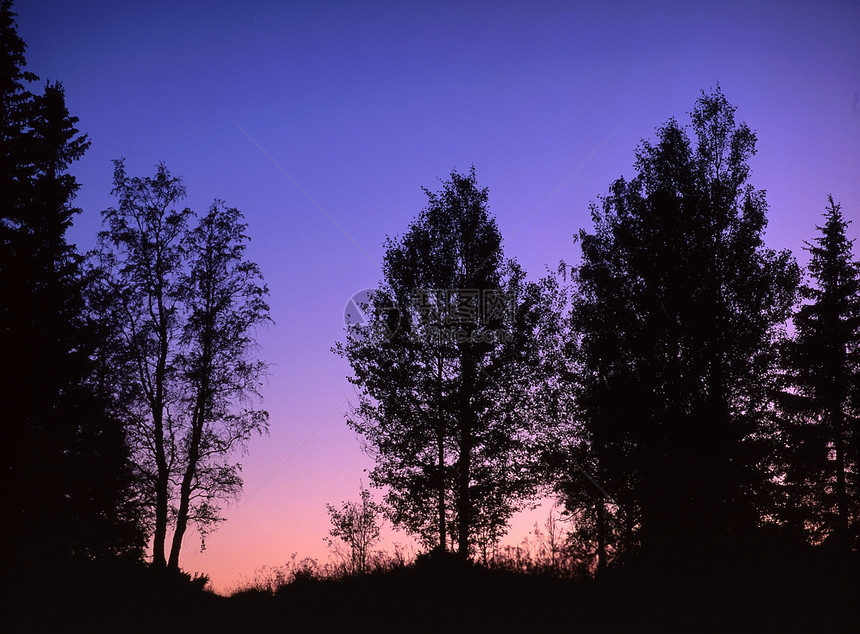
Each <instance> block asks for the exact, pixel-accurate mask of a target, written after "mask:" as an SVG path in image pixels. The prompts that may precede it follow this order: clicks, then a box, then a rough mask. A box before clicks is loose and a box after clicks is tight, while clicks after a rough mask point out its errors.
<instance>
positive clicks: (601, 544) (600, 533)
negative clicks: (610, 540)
mask: <svg viewBox="0 0 860 634" xmlns="http://www.w3.org/2000/svg"><path fill="white" fill-rule="evenodd" d="M605 569H606V500H604V499H603V494H600V499H599V500H598V502H597V574H598V576H599V575H600V574H601V573H602V572H603V571H604V570H605Z"/></svg>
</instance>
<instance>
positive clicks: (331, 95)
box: [14, 0, 860, 591]
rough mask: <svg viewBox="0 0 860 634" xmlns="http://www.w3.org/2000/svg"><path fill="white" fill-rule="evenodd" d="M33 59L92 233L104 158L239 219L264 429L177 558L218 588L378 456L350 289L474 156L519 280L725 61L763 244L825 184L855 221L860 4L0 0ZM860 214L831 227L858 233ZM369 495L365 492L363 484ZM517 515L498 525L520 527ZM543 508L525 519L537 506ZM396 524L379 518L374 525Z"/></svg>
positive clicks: (279, 553)
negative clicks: (255, 285)
mask: <svg viewBox="0 0 860 634" xmlns="http://www.w3.org/2000/svg"><path fill="white" fill-rule="evenodd" d="M14 10H15V11H16V12H17V13H18V18H17V24H18V32H19V35H20V36H21V37H22V39H23V40H24V41H25V42H26V44H27V46H28V50H27V61H28V69H29V70H30V71H32V72H35V73H36V74H37V75H39V77H40V78H41V80H42V81H45V80H51V81H53V80H59V81H62V82H63V84H64V86H65V88H66V97H67V103H68V106H69V110H70V112H71V114H73V115H74V116H77V117H79V119H80V121H79V124H78V126H79V129H80V130H81V131H82V132H85V133H86V134H88V135H89V138H90V140H91V141H92V146H91V147H90V149H89V151H88V152H87V154H86V155H85V156H84V158H83V159H82V160H80V161H79V162H77V163H76V164H75V165H74V166H73V167H72V170H71V171H72V173H73V174H74V175H75V176H76V177H77V179H78V181H79V182H80V183H81V189H80V191H79V195H78V198H77V200H76V204H77V205H78V206H79V207H81V209H82V210H83V212H82V213H81V215H79V216H78V217H77V219H76V222H75V226H74V227H73V228H72V229H71V230H70V233H69V238H70V240H71V241H73V242H75V243H76V244H77V245H78V247H79V248H80V249H81V250H84V251H85V250H88V249H90V248H92V247H93V246H94V245H95V236H96V233H97V231H98V230H99V229H100V227H101V216H100V212H101V211H102V210H104V209H105V208H107V207H109V206H111V205H112V204H113V203H114V199H112V198H111V196H110V191H111V181H112V175H113V171H112V170H113V168H112V163H111V161H112V160H113V159H116V158H120V157H124V158H125V159H126V168H127V171H128V173H129V174H130V175H133V176H147V175H153V174H154V173H155V166H156V164H157V163H158V162H160V161H163V162H164V163H165V164H166V165H167V167H168V169H169V170H170V171H171V173H173V174H174V175H177V176H180V177H182V179H183V181H184V184H185V186H186V188H187V190H188V197H187V199H186V201H185V202H186V204H187V205H188V206H189V207H191V208H192V209H194V210H195V211H197V212H198V213H203V212H205V211H206V210H207V209H208V207H209V205H210V204H211V203H212V201H213V200H214V199H215V198H219V199H222V200H224V201H226V202H227V203H228V204H229V205H231V206H235V207H238V208H239V209H240V210H241V211H242V212H243V213H244V215H245V219H246V222H247V223H248V234H249V235H250V237H251V240H252V241H251V244H250V247H249V256H250V257H251V258H252V259H254V260H255V261H257V262H258V263H259V265H260V267H261V269H262V272H263V275H264V277H265V280H266V282H267V283H268V286H269V289H270V292H271V297H270V305H271V310H272V317H273V319H274V324H273V325H271V326H269V327H268V328H266V329H264V330H262V331H261V332H260V333H259V335H258V343H259V345H260V350H259V353H260V356H261V358H263V359H265V360H267V361H268V362H269V363H270V364H271V367H270V372H269V376H268V379H267V382H266V385H265V386H264V389H263V395H264V406H265V408H266V409H267V410H268V411H269V412H270V415H271V419H270V425H271V428H270V434H269V435H268V436H265V437H262V438H257V439H254V440H253V441H252V442H251V443H250V444H249V453H248V455H246V456H244V457H243V458H242V463H243V465H244V471H243V475H244V480H245V487H244V492H243V494H242V497H241V499H240V500H239V501H238V502H237V503H236V504H235V505H233V506H231V507H229V508H227V509H225V517H226V518H227V521H226V522H225V523H224V524H223V525H222V526H221V528H220V529H219V530H218V532H216V533H215V534H213V535H211V536H210V537H209V538H208V539H207V542H206V545H207V549H206V550H205V552H200V548H199V541H198V540H197V538H196V535H194V534H192V535H189V536H188V537H186V541H185V546H184V549H183V554H182V560H181V565H182V566H183V568H185V569H186V570H188V571H199V572H203V573H206V574H208V575H210V577H211V579H212V583H213V586H214V587H215V589H216V590H221V591H226V590H228V589H229V588H231V587H233V586H234V585H235V584H236V583H237V582H239V581H241V580H242V579H243V578H248V577H250V576H251V575H252V574H253V573H254V571H255V570H256V569H258V568H260V567H262V566H264V565H268V566H276V565H279V564H283V563H284V562H286V561H288V560H289V559H290V557H291V555H292V554H293V553H297V555H298V557H300V558H301V557H305V556H312V557H316V558H318V559H320V560H322V561H325V560H326V558H327V556H328V551H327V548H326V546H325V544H324V542H323V538H324V537H325V536H326V534H327V532H328V529H329V523H328V515H327V513H326V508H325V505H326V503H332V504H338V503H339V502H340V501H341V500H347V499H357V497H358V489H359V482H360V481H361V480H363V481H364V482H365V484H366V483H367V474H366V473H365V470H366V469H367V470H369V469H370V468H371V467H372V461H371V460H370V459H369V458H368V457H367V456H365V455H363V454H362V452H361V449H360V444H359V439H358V438H357V437H356V436H355V434H354V433H353V432H351V431H350V430H349V428H348V427H347V426H346V423H345V419H344V414H345V412H346V411H347V410H348V407H349V403H355V402H356V395H355V392H354V390H353V387H352V386H351V385H350V384H349V383H348V381H347V379H346V377H347V376H348V375H349V374H350V369H349V366H348V364H347V363H346V362H345V361H344V360H343V359H340V358H339V357H337V356H335V355H334V354H332V353H331V348H332V346H333V345H334V344H335V342H337V341H339V340H343V339H344V330H343V328H344V321H343V313H344V307H345V305H346V304H347V302H348V301H349V299H350V297H351V296H352V295H354V294H355V293H357V292H360V291H362V290H364V289H368V288H373V287H374V286H376V285H377V283H378V282H379V280H380V279H381V276H382V271H381V261H382V258H383V255H384V247H383V243H384V240H385V238H386V236H391V237H394V236H397V235H402V234H403V233H404V232H405V231H406V230H407V228H408V224H409V222H410V221H411V220H413V219H414V218H415V217H416V216H417V214H418V213H419V211H420V210H421V209H422V208H423V207H424V205H425V203H426V196H425V194H424V193H423V192H422V189H421V188H422V187H427V188H429V189H431V190H436V189H438V188H439V186H440V179H445V178H447V177H448V176H449V175H450V173H451V171H452V170H454V169H456V170H457V171H460V172H464V171H467V170H468V169H469V167H470V166H471V165H473V164H474V166H475V168H476V173H477V179H478V183H479V185H481V186H484V187H488V188H489V194H490V199H489V205H490V210H491V212H492V213H493V214H494V215H495V217H496V218H497V221H498V224H499V227H500V230H501V232H502V236H503V238H504V249H505V254H506V256H508V257H516V258H517V259H518V261H519V262H520V263H521V264H522V265H523V266H524V267H525V269H526V270H527V271H528V272H529V276H530V277H531V278H532V279H536V278H537V277H540V276H542V275H543V274H544V273H545V271H546V269H547V268H549V269H551V270H555V269H556V268H557V265H558V263H559V261H560V260H565V261H567V262H575V261H576V258H577V257H578V251H577V249H576V247H575V245H574V243H573V239H572V237H573V235H574V234H575V233H576V232H577V231H578V230H579V229H580V228H590V226H591V225H590V216H589V204H590V203H592V202H596V201H597V200H598V197H599V196H600V195H602V194H604V193H606V192H607V190H608V187H609V185H610V184H611V183H612V181H613V180H615V179H617V178H618V177H619V176H625V177H631V176H633V175H634V174H635V172H634V169H633V163H634V150H635V148H636V146H637V144H638V143H640V142H641V141H642V140H643V139H653V138H654V131H655V128H656V127H658V126H659V125H661V124H663V123H665V122H666V121H667V120H668V119H669V118H671V117H674V118H676V119H677V120H678V121H679V122H681V123H687V122H688V121H689V117H688V113H689V112H690V111H691V110H692V108H693V106H694V102H695V100H696V98H697V97H698V96H699V95H700V93H701V91H702V90H705V91H710V90H711V89H713V88H714V87H716V85H717V84H718V83H719V85H720V86H721V88H722V90H723V92H724V94H725V95H726V97H727V98H728V100H729V102H730V103H732V104H733V105H734V106H736V107H737V112H736V118H737V120H739V121H745V122H746V123H747V124H748V125H749V126H750V127H751V128H752V129H753V130H754V131H755V132H756V134H757V136H758V146H757V147H758V154H757V155H756V156H755V157H754V158H753V159H752V161H751V168H752V176H751V182H752V184H753V185H755V186H756V187H757V188H759V189H764V190H766V191H767V200H768V203H769V206H770V212H769V226H768V231H767V234H766V243H767V245H768V246H769V247H772V248H776V249H790V250H792V251H793V252H794V253H795V254H796V255H797V257H798V260H799V261H801V262H805V261H806V256H805V254H804V253H803V252H802V247H803V241H804V240H810V239H812V238H813V237H814V236H815V225H816V224H820V223H821V214H822V213H823V212H824V208H825V205H826V203H827V195H828V194H832V195H833V196H834V198H835V199H836V201H837V202H841V203H842V209H843V213H844V214H845V216H846V218H848V219H858V220H860V37H858V36H857V34H858V33H860V2H857V1H856V0H853V1H832V2H831V1H819V2H791V1H785V0H783V1H779V2H755V1H752V2H749V1H747V2H733V1H729V2H721V3H714V2H704V3H703V2H695V1H687V2H648V3H644V2H617V1H607V2H602V3H597V2H540V1H533V2H504V1H501V2H469V1H462V0H461V1H460V2H423V3H411V2H409V3H404V2H377V1H373V0H369V1H367V2H360V3H359V2H329V1H324V0H323V1H320V2H263V1H255V0H249V1H246V2H241V3H239V2H229V1H218V0H216V1H209V2H202V1H199V2H192V1H187V0H171V1H170V2H166V1H162V0H154V1H151V2H142V3H121V2H108V1H94V0H77V1H76V2H60V1H52V0H29V1H26V2H22V1H20V0H19V1H18V2H16V3H15V6H14ZM858 225H860V222H858V223H857V224H855V225H853V226H852V227H851V228H850V229H849V235H850V236H852V237H857V236H858V235H860V233H858V232H860V227H859V226H858ZM377 497H380V496H379V494H378V493H377ZM535 517H536V516H534V515H530V516H527V517H523V518H518V519H517V521H516V523H515V526H514V528H513V530H512V532H511V535H510V537H509V539H508V541H509V542H510V543H515V542H517V541H519V540H520V539H522V538H523V537H525V536H526V534H527V533H528V530H529V529H530V528H531V525H532V524H533V522H534V521H535ZM538 519H539V518H538ZM393 541H399V542H401V543H404V544H405V543H407V542H408V539H407V538H406V537H405V536H403V535H402V534H401V535H398V534H391V533H390V532H389V533H387V538H386V544H385V545H386V546H387V547H389V548H390V547H391V544H392V542H393Z"/></svg>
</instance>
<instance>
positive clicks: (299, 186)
mask: <svg viewBox="0 0 860 634" xmlns="http://www.w3.org/2000/svg"><path fill="white" fill-rule="evenodd" d="M233 125H235V126H236V127H237V128H238V129H239V132H241V133H242V134H244V135H245V138H247V139H248V140H249V141H250V142H251V143H253V144H254V145H255V146H256V148H257V149H258V150H260V152H261V153H262V154H263V156H265V157H266V158H267V159H269V160H270V161H271V162H272V165H274V166H275V167H276V168H277V170H278V171H279V172H280V173H281V174H283V175H284V176H286V177H287V178H288V179H289V180H290V182H291V183H292V184H293V185H295V187H296V189H298V190H299V191H300V192H301V193H302V194H304V196H305V198H307V199H308V200H309V201H310V203H311V204H312V205H313V206H314V207H316V208H317V209H319V210H320V212H321V213H322V214H323V215H324V216H325V217H326V218H328V219H329V221H330V222H331V223H332V224H333V225H334V226H335V227H337V229H338V231H340V232H341V233H342V234H343V235H345V236H346V237H347V239H348V240H349V241H350V242H352V243H353V244H354V245H355V246H356V248H357V249H358V250H359V251H361V252H362V253H363V254H364V255H365V256H366V257H367V259H368V260H370V261H371V262H373V264H375V265H378V264H379V263H378V262H377V261H376V260H375V259H374V258H373V256H371V255H370V253H368V252H367V251H366V250H365V249H364V247H362V246H361V244H359V242H358V240H356V239H355V238H354V237H353V236H352V234H351V233H350V232H349V231H347V230H346V228H344V226H343V225H342V224H340V223H339V222H338V221H337V220H336V219H335V218H334V216H332V215H331V214H330V213H329V212H328V211H326V209H325V207H323V206H322V205H321V204H320V203H319V201H318V200H317V199H316V198H314V197H313V196H312V195H311V193H310V192H309V191H308V190H307V189H305V188H304V187H302V184H301V183H299V181H297V180H296V179H295V178H294V177H293V175H292V174H290V173H289V172H288V171H287V170H286V169H285V168H284V166H283V165H281V164H280V163H278V160H277V159H276V158H275V157H274V156H272V154H271V153H270V152H269V151H268V150H267V149H266V148H265V147H263V144H262V143H260V142H259V141H257V139H256V138H254V136H253V135H251V133H250V132H248V131H247V130H246V129H245V128H244V127H242V125H241V124H239V123H238V122H236V121H234V122H233Z"/></svg>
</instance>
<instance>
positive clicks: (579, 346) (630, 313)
mask: <svg viewBox="0 0 860 634" xmlns="http://www.w3.org/2000/svg"><path fill="white" fill-rule="evenodd" d="M734 110H735V109H734V107H732V106H731V105H730V104H729V103H728V102H727V100H726V98H725V97H724V95H723V94H722V92H721V91H720V90H719V89H717V90H716V91H715V92H713V93H711V94H704V93H703V94H702V96H701V97H700V98H699V100H698V101H697V102H696V107H695V109H694V111H693V112H692V113H691V119H692V132H693V134H694V135H695V145H694V144H693V143H692V142H691V141H690V138H689V137H688V134H687V130H686V129H685V128H683V127H681V126H680V125H679V124H678V123H677V122H676V121H675V120H673V119H672V120H669V122H668V123H667V124H665V125H664V126H663V127H661V128H659V129H658V130H657V142H656V143H654V144H652V143H651V142H648V141H644V142H643V143H642V145H641V146H640V148H639V149H638V151H637V153H636V159H637V160H636V168H637V170H638V175H637V176H636V177H635V178H634V179H632V180H630V181H626V180H624V179H623V178H622V179H619V180H617V181H616V182H615V183H613V185H612V186H611V188H610V191H609V193H608V194H607V195H606V196H605V197H604V198H603V199H602V205H601V206H599V207H598V206H594V207H593V208H592V218H593V221H594V231H593V233H589V232H587V231H585V230H582V231H581V232H580V234H579V240H580V242H581V244H582V265H581V266H580V267H579V269H578V271H577V274H578V275H577V277H576V280H575V282H576V290H577V293H576V296H575V298H574V309H573V312H572V319H573V328H574V331H575V333H576V337H577V338H576V340H575V345H574V347H573V354H574V358H575V361H576V364H577V365H578V367H579V368H580V369H581V375H580V377H581V379H580V386H579V391H578V402H579V405H580V407H581V408H582V412H583V423H584V425H583V428H582V432H583V434H582V435H581V437H580V442H581V443H582V444H583V446H584V449H585V452H586V453H587V454H588V455H590V456H592V465H591V466H592V469H593V473H594V474H595V477H596V480H597V481H599V482H601V483H603V485H604V487H605V489H606V490H608V491H610V492H612V495H613V496H614V497H615V500H614V501H615V502H616V503H617V504H618V506H619V507H620V508H621V509H623V511H624V513H625V514H627V515H628V516H629V517H630V519H631V520H632V521H633V522H635V523H636V524H639V525H640V527H641V528H640V529H639V530H638V533H639V537H640V539H641V541H642V543H643V546H647V547H649V548H650V549H652V550H653V551H654V552H659V553H660V554H661V556H663V557H665V556H667V555H670V554H672V553H677V554H678V555H679V556H680V557H681V558H682V559H683V558H684V557H685V556H686V555H684V552H685V551H687V550H689V549H691V548H692V549H699V548H700V547H701V549H702V551H701V552H704V551H705V550H707V549H708V548H710V547H711V546H714V545H716V544H720V543H726V540H727V539H728V537H729V535H732V534H733V535H735V537H738V536H739V535H740V534H743V533H745V532H747V531H749V530H750V529H751V527H753V526H754V525H755V523H756V516H755V510H754V502H753V499H752V495H753V493H754V492H756V491H758V490H760V489H761V488H762V487H763V486H764V482H765V480H766V475H765V474H764V473H762V472H761V471H760V470H759V469H757V468H756V467H757V465H758V464H759V463H760V458H759V453H758V452H759V451H760V449H761V448H760V447H759V446H758V445H757V443H756V438H757V436H756V433H757V431H759V428H760V426H761V424H762V412H764V411H765V410H766V408H767V398H766V397H767V390H768V386H769V385H770V384H771V381H772V379H773V368H774V364H775V361H776V359H775V355H774V346H773V343H774V341H775V338H776V337H777V335H778V333H779V329H780V326H781V324H782V323H783V322H784V321H785V320H786V318H787V317H788V315H789V311H790V308H791V306H792V302H793V299H794V291H795V287H796V284H797V280H798V270H797V266H796V265H795V264H794V261H793V259H792V258H791V256H790V254H789V253H787V252H782V253H775V252H773V251H771V250H769V249H766V248H765V247H764V246H763V242H762V233H763V230H764V228H765V225H766V218H765V212H766V209H767V205H766V202H765V197H764V192H762V191H759V190H756V189H754V188H753V187H752V185H750V184H749V183H748V176H749V165H748V160H749V159H750V158H751V157H752V156H753V154H754V152H755V135H754V134H753V133H752V131H751V130H750V129H749V128H748V127H747V126H746V125H745V124H736V123H735V120H734ZM583 484H584V486H586V487H590V486H591V483H588V482H585V481H583ZM705 544H708V546H705ZM711 552H712V553H715V552H716V551H711Z"/></svg>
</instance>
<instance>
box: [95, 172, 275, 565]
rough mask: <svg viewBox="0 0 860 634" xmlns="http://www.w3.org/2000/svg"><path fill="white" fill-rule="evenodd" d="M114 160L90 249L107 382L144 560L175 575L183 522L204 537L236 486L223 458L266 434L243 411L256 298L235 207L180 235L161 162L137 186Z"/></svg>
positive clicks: (173, 194) (256, 274)
mask: <svg viewBox="0 0 860 634" xmlns="http://www.w3.org/2000/svg"><path fill="white" fill-rule="evenodd" d="M114 163H115V169H114V190H113V193H114V195H115V196H116V197H117V198H118V200H119V206H118V207H117V208H110V209H107V210H106V211H105V212H104V220H105V223H106V225H107V229H106V230H105V231H103V232H102V233H101V234H100V249H99V253H98V257H99V266H100V268H101V270H102V279H103V281H104V283H105V285H106V288H105V290H104V293H105V296H106V297H109V298H112V301H111V305H110V308H109V310H110V314H111V320H112V323H113V324H114V325H115V329H116V330H115V332H116V333H117V334H116V337H115V340H116V341H117V342H118V344H119V345H118V346H116V347H115V349H114V359H113V365H114V367H115V368H116V370H115V374H114V380H115V382H116V383H117V384H118V385H122V386H123V387H122V392H123V394H124V397H123V399H122V400H123V402H124V403H125V412H126V417H127V418H128V420H129V421H131V422H132V423H133V428H134V430H135V431H134V447H135V451H136V459H137V464H138V466H139V468H140V473H141V479H142V480H143V481H144V482H145V483H146V484H145V486H146V499H147V501H148V503H149V505H150V508H151V521H152V532H153V564H154V565H155V566H166V565H169V566H170V567H171V568H178V565H179V552H180V549H181V545H182V538H183V536H184V534H185V531H186V528H187V526H188V524H189V522H191V523H193V524H195V525H196V527H197V528H198V531H199V532H200V534H201V536H202V537H205V535H206V533H207V532H208V531H209V530H211V529H212V527H213V526H214V525H215V524H216V523H217V522H218V521H220V517H219V516H218V508H219V503H220V502H222V501H224V500H225V499H228V498H230V497H231V496H234V495H235V494H236V493H237V492H238V491H239V489H240V487H241V478H240V477H239V470H240V468H241V466H240V465H239V464H238V463H233V462H230V460H231V458H232V456H233V455H234V454H235V453H236V452H237V451H241V450H242V449H243V448H244V446H245V443H246V442H247V440H248V439H249V438H250V436H251V435H252V434H253V433H256V432H261V431H264V430H265V429H266V427H267V416H268V415H267V413H266V412H265V411H262V410H258V409H255V408H254V407H253V401H254V400H255V399H256V398H257V397H258V396H259V392H258V387H259V378H260V375H261V373H262V372H263V371H264V369H265V364H263V363H262V362H260V361H258V360H256V359H254V358H253V357H252V356H251V354H250V352H251V349H252V348H253V346H254V344H255V342H254V334H255V328H256V327H257V326H259V325H260V324H263V323H265V322H266V321H267V320H268V306H267V304H266V302H265V296H266V295H267V293H268V291H267V289H266V287H265V285H264V284H263V283H262V277H261V275H260V271H259V269H258V267H257V265H256V264H254V263H252V262H250V261H247V260H246V259H245V258H244V252H245V248H246V243H247V241H248V238H247V236H246V234H245V225H244V224H242V222H241V219H242V216H241V214H240V213H239V212H238V211H237V210H236V209H233V208H226V207H225V206H224V205H223V204H222V203H220V202H216V203H215V204H214V205H213V206H212V207H211V209H210V211H209V213H208V214H207V215H206V216H205V217H203V218H202V219H201V220H200V221H199V223H198V224H197V226H196V227H195V228H193V229H192V228H189V226H188V222H189V218H190V217H192V216H193V213H192V212H191V210H189V209H187V208H186V209H183V210H177V209H176V208H175V206H176V204H177V203H178V202H179V201H180V200H181V199H182V198H183V197H184V195H185V189H184V187H183V185H182V182H181V180H180V179H179V178H176V177H173V176H171V175H170V173H169V172H168V170H167V168H166V167H165V166H164V165H163V164H160V165H159V166H158V168H157V171H156V175H155V177H154V178H150V177H145V178H139V177H129V176H128V175H127V174H126V172H125V166H124V163H123V161H122V160H118V161H115V162H114ZM171 522H173V524H174V532H173V539H172V545H171V550H170V558H169V561H168V559H167V553H166V541H167V533H168V528H169V526H170V524H171Z"/></svg>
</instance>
